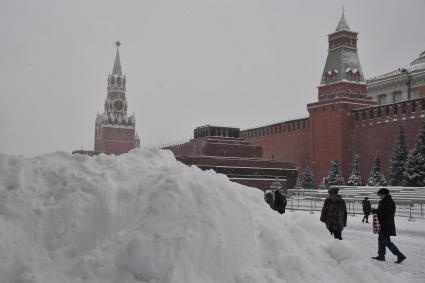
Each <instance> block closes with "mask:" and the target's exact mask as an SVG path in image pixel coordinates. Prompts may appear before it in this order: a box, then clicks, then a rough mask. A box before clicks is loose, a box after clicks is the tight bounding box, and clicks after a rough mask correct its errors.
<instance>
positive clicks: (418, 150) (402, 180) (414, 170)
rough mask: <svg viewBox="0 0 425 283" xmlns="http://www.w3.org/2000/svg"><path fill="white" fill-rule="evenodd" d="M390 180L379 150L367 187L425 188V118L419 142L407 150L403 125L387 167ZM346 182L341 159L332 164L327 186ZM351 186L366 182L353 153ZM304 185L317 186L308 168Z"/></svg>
mask: <svg viewBox="0 0 425 283" xmlns="http://www.w3.org/2000/svg"><path fill="white" fill-rule="evenodd" d="M388 176H389V179H388V182H387V181H386V178H385V174H384V173H383V171H382V167H381V161H380V159H379V155H378V153H376V154H375V158H374V160H373V167H372V170H371V172H370V176H369V178H368V180H367V183H366V184H367V185H368V186H386V185H390V186H407V187H424V186H425V120H424V121H423V123H422V127H421V129H420V130H419V133H418V136H417V139H416V145H415V147H414V148H413V149H412V150H410V151H409V150H408V147H407V144H406V135H405V133H404V125H403V123H402V124H400V132H399V136H398V139H397V142H396V144H395V145H394V149H393V153H392V155H391V162H390V166H389V168H388ZM331 185H344V179H343V178H342V174H341V166H340V163H339V160H337V159H336V160H334V161H332V163H331V168H330V170H329V172H328V176H327V186H331ZM347 185H349V186H361V185H363V181H362V177H361V175H360V170H359V155H358V154H354V156H353V163H352V171H351V175H350V177H349V178H348V180H347ZM301 186H302V187H303V188H305V189H312V188H314V176H313V172H312V171H311V169H310V168H309V167H307V168H305V170H304V172H303V180H302V183H301Z"/></svg>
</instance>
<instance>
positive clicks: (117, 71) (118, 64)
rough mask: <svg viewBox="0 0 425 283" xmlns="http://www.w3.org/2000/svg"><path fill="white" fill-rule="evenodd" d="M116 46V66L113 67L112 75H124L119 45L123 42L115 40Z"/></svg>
mask: <svg viewBox="0 0 425 283" xmlns="http://www.w3.org/2000/svg"><path fill="white" fill-rule="evenodd" d="M115 46H116V47H117V53H116V55H115V62H114V68H113V69H112V75H118V76H122V69H121V60H120V51H119V47H120V46H121V42H120V41H119V40H117V41H116V42H115Z"/></svg>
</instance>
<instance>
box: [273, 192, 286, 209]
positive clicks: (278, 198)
mask: <svg viewBox="0 0 425 283" xmlns="http://www.w3.org/2000/svg"><path fill="white" fill-rule="evenodd" d="M274 193H275V197H274V209H275V210H277V211H278V212H279V213H280V214H282V213H285V208H286V196H285V194H284V192H283V191H282V190H276V191H275V192H274Z"/></svg>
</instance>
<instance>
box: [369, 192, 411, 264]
mask: <svg viewBox="0 0 425 283" xmlns="http://www.w3.org/2000/svg"><path fill="white" fill-rule="evenodd" d="M377 195H378V196H379V198H380V199H381V200H380V201H379V204H378V209H372V212H373V213H376V215H377V216H378V220H379V224H380V225H381V230H380V231H379V235H378V256H374V257H372V258H373V259H376V260H380V261H385V251H386V248H388V249H389V250H390V251H391V252H392V253H393V254H394V255H395V256H397V261H396V262H395V263H402V262H403V261H404V260H405V259H406V256H405V255H404V254H402V253H401V252H400V250H399V249H398V248H397V247H396V245H394V243H393V242H391V239H390V236H395V235H396V230H395V223H394V214H395V210H396V206H395V203H394V201H393V199H392V197H391V195H390V191H389V190H388V189H385V188H383V189H380V190H379V191H378V193H377Z"/></svg>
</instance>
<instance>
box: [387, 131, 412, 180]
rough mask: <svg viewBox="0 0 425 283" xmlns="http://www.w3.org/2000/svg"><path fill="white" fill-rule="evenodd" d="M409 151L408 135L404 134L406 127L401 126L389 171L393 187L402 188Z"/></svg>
mask: <svg viewBox="0 0 425 283" xmlns="http://www.w3.org/2000/svg"><path fill="white" fill-rule="evenodd" d="M408 154H409V150H408V148H407V145H406V135H405V134H404V125H403V123H402V124H400V132H399V135H398V139H397V142H396V144H395V145H394V149H393V153H392V155H391V163H390V167H389V170H388V174H389V180H388V183H389V184H390V185H391V186H402V185H403V181H404V176H405V174H404V171H405V168H406V167H405V164H406V161H407V155H408Z"/></svg>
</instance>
